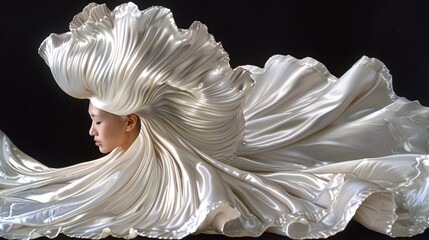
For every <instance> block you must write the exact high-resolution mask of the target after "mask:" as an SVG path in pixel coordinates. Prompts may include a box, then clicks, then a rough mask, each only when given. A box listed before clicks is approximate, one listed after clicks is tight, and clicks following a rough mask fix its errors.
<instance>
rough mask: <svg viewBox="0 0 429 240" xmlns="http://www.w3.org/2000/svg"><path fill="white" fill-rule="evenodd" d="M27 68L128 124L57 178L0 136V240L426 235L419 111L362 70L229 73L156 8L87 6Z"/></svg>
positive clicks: (275, 62)
mask: <svg viewBox="0 0 429 240" xmlns="http://www.w3.org/2000/svg"><path fill="white" fill-rule="evenodd" d="M70 29H71V31H70V32H67V33H64V34H52V35H51V36H49V37H48V38H47V39H46V40H45V41H44V42H43V43H42V45H41V47H40V49H39V53H40V55H41V56H42V57H43V58H44V60H45V61H46V63H47V64H48V66H49V67H50V69H51V71H52V74H53V76H54V78H55V81H56V82H57V83H58V85H59V86H60V87H61V89H62V90H63V91H65V92H66V93H67V94H69V95H70V96H72V97H76V98H88V99H90V100H91V102H92V103H93V104H94V105H95V106H96V107H98V108H100V109H103V110H105V111H108V112H111V113H114V114H117V115H125V114H129V113H136V114H137V115H138V116H139V117H140V120H141V130H140V134H139V136H138V138H137V139H136V140H135V142H134V143H133V145H132V146H131V147H130V148H129V149H128V150H127V151H123V150H122V149H120V148H118V149H115V150H114V151H113V152H111V153H110V154H108V155H107V156H105V157H103V158H100V159H96V160H93V161H89V162H84V163H81V164H77V165H73V166H70V167H66V168H59V169H54V168H49V167H47V166H45V165H43V164H42V163H40V162H38V161H36V160H35V159H33V158H31V157H29V156H27V155H26V154H25V153H23V152H21V151H20V150H19V149H18V148H16V147H15V146H14V145H13V143H12V142H11V141H10V140H9V139H8V138H7V136H5V135H4V134H3V133H2V132H0V141H1V151H0V161H1V162H0V163H1V165H0V175H1V178H0V201H1V202H0V206H1V208H0V237H4V238H9V239H28V238H36V237H40V236H48V237H55V236H58V234H60V233H63V234H65V235H68V236H73V237H81V238H103V237H106V236H109V235H113V236H116V237H122V238H133V237H136V236H138V235H141V236H149V237H156V238H183V237H185V236H187V235H189V234H193V233H221V234H225V235H227V236H259V235H261V234H262V233H263V232H264V231H269V232H274V233H278V234H282V235H285V236H288V237H290V238H325V237H328V236H331V235H334V234H336V233H337V232H339V231H342V230H343V229H344V228H345V227H346V225H347V224H348V222H349V221H350V220H351V219H352V218H353V219H355V220H357V221H358V222H360V223H361V224H363V225H364V226H366V227H368V228H370V229H373V230H375V231H378V232H381V233H384V234H387V235H390V236H412V235H415V234H419V233H422V232H423V231H424V230H425V229H426V228H427V227H428V223H429V202H428V201H425V199H427V197H428V196H429V186H428V184H429V183H428V182H429V171H428V170H429V158H428V156H427V153H428V145H427V144H428V138H429V131H428V126H429V120H428V119H429V109H428V108H425V107H422V106H421V105H420V104H419V103H418V102H410V101H408V100H406V99H404V98H400V97H397V96H396V95H395V93H394V92H393V90H392V85H391V84H392V83H391V76H390V75H389V73H388V70H387V69H386V67H385V66H384V65H383V63H381V62H380V61H379V60H377V59H373V58H367V57H362V58H361V59H360V60H359V61H358V62H357V63H356V64H355V65H354V66H353V67H352V68H351V69H350V70H349V71H348V72H347V73H345V74H344V75H343V76H341V77H340V78H337V77H335V76H332V75H331V74H330V73H329V72H328V70H327V69H326V68H325V67H324V66H323V65H322V64H321V63H319V62H317V61H316V60H314V59H311V58H305V59H302V60H298V59H295V58H293V57H291V56H280V55H278V56H273V57H272V58H270V59H269V60H268V61H267V63H266V65H265V67H264V68H258V67H256V66H242V67H238V68H237V69H231V67H230V66H229V63H228V56H227V54H226V52H225V51H224V50H223V49H222V46H221V45H220V44H219V43H216V42H215V41H214V38H213V37H212V36H211V35H210V34H208V33H207V29H206V27H205V26H204V25H203V24H201V23H199V22H195V23H194V24H193V25H192V26H191V27H190V28H189V29H187V30H184V29H179V28H177V27H176V25H175V23H174V20H173V17H172V14H171V12H170V11H169V10H168V9H165V8H163V7H152V8H149V9H146V10H144V11H140V10H139V9H138V8H137V6H136V5H134V4H133V3H127V4H123V5H120V6H118V7H117V8H115V9H114V10H113V11H110V10H109V9H107V8H106V6H105V5H97V4H90V5H88V6H87V7H86V8H85V9H84V10H83V12H82V13H80V14H78V15H77V16H76V17H75V18H74V20H73V22H72V23H71V24H70Z"/></svg>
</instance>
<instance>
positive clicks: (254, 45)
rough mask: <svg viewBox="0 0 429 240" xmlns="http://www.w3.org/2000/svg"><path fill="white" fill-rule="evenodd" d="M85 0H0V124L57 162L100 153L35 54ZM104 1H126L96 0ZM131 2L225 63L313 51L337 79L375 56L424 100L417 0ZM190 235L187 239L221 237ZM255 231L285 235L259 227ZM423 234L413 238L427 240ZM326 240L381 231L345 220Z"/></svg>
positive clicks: (423, 16)
mask: <svg viewBox="0 0 429 240" xmlns="http://www.w3.org/2000/svg"><path fill="white" fill-rule="evenodd" d="M89 2H90V1H82V0H73V1H71V0H70V1H59V0H57V1H54V0H40V1H8V2H2V5H1V7H2V11H1V14H0V24H1V39H0V41H1V42H0V43H1V57H2V63H1V64H0V66H1V76H0V130H2V131H3V132H5V133H6V134H7V135H8V136H9V138H11V140H12V141H13V142H14V143H15V145H17V146H18V148H20V149H21V150H23V151H24V152H25V153H27V154H28V155H30V156H32V157H34V158H36V159H38V160H39V161H41V162H43V163H45V164H46V165H48V166H51V167H63V166H67V165H70V164H74V163H78V162H82V161H87V160H91V159H94V158H97V157H99V156H101V155H100V153H99V152H98V149H97V148H96V147H95V146H94V144H93V141H92V138H91V137H89V136H88V128H89V124H90V121H89V117H88V116H87V104H88V102H87V101H85V100H76V99H72V98H71V97H69V96H67V95H66V94H65V93H63V92H62V91H61V90H60V89H59V87H58V86H57V85H56V83H55V82H54V81H53V78H52V76H51V73H50V71H49V69H48V67H47V66H46V65H45V63H44V61H43V60H42V58H40V57H39V55H38V54H37V49H38V47H39V45H40V43H41V42H42V41H43V40H44V39H45V38H46V37H47V36H48V35H49V34H50V33H52V32H55V33H63V32H66V31H68V24H69V22H70V21H71V20H72V18H73V16H74V15H75V14H77V13H78V12H80V11H81V10H82V9H83V7H84V6H86V4H88V3H89ZM104 2H105V3H106V4H107V6H108V7H109V8H110V9H113V8H114V7H115V6H117V5H119V4H121V3H124V2H126V1H109V0H106V1H98V2H97V3H104ZM134 2H135V3H136V4H137V5H139V8H140V9H144V8H147V7H149V6H152V5H162V6H165V7H168V8H170V9H171V10H172V12H173V14H174V17H175V20H176V24H177V25H178V27H179V28H188V27H189V26H190V24H191V23H192V22H193V21H195V20H198V21H201V22H203V23H204V24H206V25H207V26H208V29H209V32H210V33H211V34H213V35H214V37H215V39H216V41H220V42H222V45H223V47H224V48H225V50H226V51H227V52H228V53H229V55H230V58H231V66H232V67H233V68H235V67H237V66H239V65H245V64H252V65H257V66H260V67H262V66H263V65H264V63H265V61H266V60H267V59H268V58H269V57H270V56H272V55H274V54H284V55H292V56H294V57H296V58H303V57H307V56H310V57H313V58H315V59H316V60H319V61H320V62H322V63H323V64H324V65H325V66H326V67H327V68H328V69H329V71H330V72H331V73H332V74H333V75H335V76H337V77H339V76H341V75H342V74H343V73H345V71H347V70H348V69H349V68H350V67H351V66H352V65H353V64H354V63H355V62H356V61H357V60H358V59H359V58H360V57H361V56H362V55H367V56H369V57H376V58H378V59H380V60H381V61H383V62H384V63H385V64H386V65H387V67H388V68H389V70H390V72H391V74H392V75H393V87H394V90H395V92H396V93H397V94H398V95H399V96H403V97H406V98H408V99H410V100H419V101H420V103H422V104H423V105H425V106H429V96H428V94H427V93H426V92H427V86H428V81H429V79H428V76H427V69H428V66H429V65H428V64H429V58H428V57H427V54H428V53H429V47H428V43H429V34H428V30H429V18H428V17H427V9H428V8H427V7H426V6H425V1H417V0H406V1H405V0H397V1H395V0H391V1H381V0H375V1H341V2H340V1H338V2H337V1H298V0H296V1H287V0H285V1H269V0H265V1H252V2H251V1H237V0H236V1H233V0H230V1H227V0H218V1H203V0H200V1H198V0H186V1H178V0H176V1H174V0H169V1H167V0H164V1H162V0H159V1H146V0H136V1H134ZM222 238H225V237H221V236H210V235H209V236H207V235H197V236H189V237H188V239H222ZM261 238H262V239H268V238H270V239H285V237H283V236H277V235H272V234H264V235H262V236H261ZM428 238H429V233H428V231H426V234H423V235H418V236H416V237H413V238H412V239H428ZM330 239H389V237H386V236H384V235H381V234H378V233H374V232H371V231H368V230H366V229H365V228H363V227H361V226H360V225H358V224H356V223H353V222H352V223H351V224H350V225H349V227H347V229H346V230H345V231H344V232H341V233H339V234H337V235H336V236H334V237H331V238H330Z"/></svg>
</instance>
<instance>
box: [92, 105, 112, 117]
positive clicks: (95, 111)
mask: <svg viewBox="0 0 429 240" xmlns="http://www.w3.org/2000/svg"><path fill="white" fill-rule="evenodd" d="M88 113H89V115H91V116H105V115H107V114H108V113H107V112H105V111H103V110H101V109H99V108H96V107H95V106H94V105H92V104H91V103H89V106H88Z"/></svg>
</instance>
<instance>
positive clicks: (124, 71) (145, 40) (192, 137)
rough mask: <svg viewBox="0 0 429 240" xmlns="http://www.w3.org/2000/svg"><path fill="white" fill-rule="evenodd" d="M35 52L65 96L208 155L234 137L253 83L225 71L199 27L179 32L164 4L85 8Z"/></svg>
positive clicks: (223, 58) (216, 47)
mask: <svg viewBox="0 0 429 240" xmlns="http://www.w3.org/2000/svg"><path fill="white" fill-rule="evenodd" d="M39 54H40V55H41V56H42V57H43V58H44V60H45V61H46V63H47V64H48V66H49V67H50V69H51V71H52V74H53V76H54V78H55V81H56V82H57V83H58V85H59V86H60V87H61V89H62V90H63V91H64V92H66V93H67V94H69V95H70V96H72V97H75V98H79V99H85V98H87V99H90V101H91V103H92V104H93V105H94V106H96V107H97V108H100V109H102V110H105V111H107V112H110V113H113V114H117V115H126V114H130V113H136V114H137V115H139V116H140V117H141V118H144V119H148V120H149V121H151V122H157V125H158V126H159V127H160V128H171V129H174V130H175V131H177V132H178V133H179V135H181V136H184V137H185V139H186V140H187V141H191V142H192V143H193V144H196V146H200V147H202V148H205V149H206V150H209V149H210V150H209V153H210V155H211V154H214V155H216V153H219V152H221V151H219V150H221V149H222V151H223V152H225V151H224V150H225V148H226V149H228V148H229V147H230V146H235V145H236V144H235V143H236V142H237V141H240V140H241V137H242V136H241V132H242V131H243V126H244V125H243V124H244V122H243V121H244V120H243V117H242V112H241V111H242V108H243V103H244V100H245V97H246V96H247V93H248V92H249V91H250V89H251V86H252V84H253V79H252V78H251V77H250V74H249V73H248V72H246V71H245V70H243V69H241V68H237V69H235V70H233V69H231V67H230V66H229V58H228V55H227V53H226V52H225V51H224V50H223V48H222V46H221V44H219V43H216V42H215V40H214V38H213V36H212V35H210V34H208V32H207V28H206V26H205V25H203V24H202V23H200V22H194V23H193V24H192V26H191V27H190V28H189V29H186V30H184V29H179V28H177V26H176V25H175V23H174V20H173V17H172V13H171V12H170V10H169V9H166V8H163V7H158V6H155V7H151V8H148V9H146V10H144V11H140V10H139V9H138V7H137V6H136V5H135V4H133V3H131V2H130V3H126V4H122V5H120V6H118V7H116V8H115V9H114V10H113V11H110V10H109V9H108V8H107V7H106V5H105V4H101V5H98V4H95V3H91V4H89V5H87V6H86V7H85V8H84V10H83V11H82V12H81V13H80V14H78V15H76V16H75V17H74V19H73V21H72V22H71V23H70V32H66V33H63V34H51V35H50V36H49V37H48V38H47V39H45V41H44V42H43V43H42V44H41V46H40V48H39ZM207 119H210V124H209V123H206V124H205V123H204V121H206V120H207ZM201 123H203V124H201ZM236 130H237V131H236ZM226 132H229V133H230V134H229V136H227V138H225V133H226ZM220 142H222V144H221V145H219V143H220ZM230 150H231V151H227V152H229V153H232V152H234V151H235V149H234V150H233V149H230Z"/></svg>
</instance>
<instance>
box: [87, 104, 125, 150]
mask: <svg viewBox="0 0 429 240" xmlns="http://www.w3.org/2000/svg"><path fill="white" fill-rule="evenodd" d="M88 113H89V116H91V119H92V123H91V128H90V129H89V135H91V136H93V137H94V141H95V145H97V146H98V148H99V149H100V152H102V153H108V152H111V151H112V150H113V149H115V148H117V147H122V148H123V149H124V150H126V149H127V148H128V147H129V146H128V144H129V143H128V141H127V131H126V130H127V123H128V121H127V117H121V116H117V115H114V114H111V113H108V112H105V111H103V110H101V109H98V108H96V107H94V106H93V105H92V104H91V103H90V104H89V107H88Z"/></svg>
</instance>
